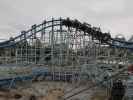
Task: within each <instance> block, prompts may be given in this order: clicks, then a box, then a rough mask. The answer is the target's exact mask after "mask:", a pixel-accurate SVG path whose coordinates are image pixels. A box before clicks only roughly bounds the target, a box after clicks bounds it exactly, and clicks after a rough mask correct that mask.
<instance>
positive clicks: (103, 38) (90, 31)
mask: <svg viewBox="0 0 133 100" xmlns="http://www.w3.org/2000/svg"><path fill="white" fill-rule="evenodd" d="M54 26H65V27H67V28H68V29H69V28H75V29H77V30H78V31H82V32H84V35H89V36H92V37H93V39H95V40H99V41H100V42H101V43H103V44H107V45H109V46H111V47H115V48H123V49H129V50H133V42H127V41H122V40H117V39H114V38H112V37H111V35H110V34H109V33H103V32H101V31H100V30H97V29H95V28H93V27H91V26H90V25H89V24H87V23H81V22H79V21H78V20H71V19H69V18H67V19H62V18H59V19H52V20H50V21H44V22H43V23H41V24H39V25H33V26H32V28H31V29H29V30H27V31H23V32H21V34H20V35H18V36H16V37H13V38H11V39H10V40H7V41H4V42H0V48H15V47H16V46H17V45H18V44H19V43H23V42H24V41H26V40H27V39H30V38H31V37H34V36H36V35H37V34H38V33H39V32H41V33H42V34H45V33H43V30H45V29H48V28H51V27H54ZM60 31H62V30H60ZM124 70H125V69H124ZM122 71H123V70H122ZM46 74H47V72H41V73H37V74H32V75H28V76H16V77H14V78H7V79H0V86H4V85H7V84H8V86H9V85H12V82H16V81H23V80H32V79H33V78H34V77H36V76H38V75H44V76H46ZM116 75H118V74H115V76H116ZM113 77H114V76H113ZM111 78H112V77H110V79H111ZM102 82H103V81H102ZM102 82H100V83H98V84H102ZM93 87H94V86H93ZM86 90H88V88H87V89H83V90H81V91H79V92H77V93H76V94H73V95H72V96H74V95H77V94H79V93H81V92H83V91H86ZM72 96H69V97H66V98H70V97H72Z"/></svg>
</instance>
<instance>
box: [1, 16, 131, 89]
mask: <svg viewBox="0 0 133 100" xmlns="http://www.w3.org/2000/svg"><path fill="white" fill-rule="evenodd" d="M132 51H133V42H129V41H124V40H120V39H116V38H112V36H111V35H110V33H103V32H102V31H101V29H100V28H98V27H93V26H91V25H90V24H88V23H86V22H83V23H82V22H80V21H78V20H77V19H75V20H72V19H70V18H66V19H63V18H58V19H54V18H52V19H51V20H49V21H46V20H44V21H43V22H42V23H41V24H39V25H36V24H35V25H32V26H31V29H29V30H27V31H21V33H20V34H19V35H18V36H16V37H12V38H10V39H9V40H7V41H3V42H0V64H1V69H2V68H10V69H15V68H16V69H17V68H18V69H19V71H22V70H21V69H22V68H26V70H24V71H23V72H26V71H27V70H28V69H29V72H27V73H24V74H23V75H22V73H23V72H21V73H19V71H18V72H16V73H17V75H16V74H15V75H14V73H15V72H14V73H13V71H14V70H11V71H12V73H13V76H11V75H9V76H6V77H5V76H1V79H0V86H1V87H3V86H6V87H10V88H11V87H14V86H15V85H14V84H15V83H16V82H19V81H22V82H23V81H24V80H34V79H35V78H37V77H39V76H43V78H45V79H46V77H51V80H56V81H57V80H58V81H59V80H61V81H72V80H75V81H77V80H78V81H82V80H92V81H93V82H95V83H96V84H98V85H99V84H101V85H104V86H107V83H108V82H111V81H112V79H113V78H114V76H115V77H117V78H118V77H119V78H120V77H121V75H119V74H122V73H123V72H125V71H127V66H128V64H130V63H132V60H131V59H129V58H128V55H131V53H132ZM5 66H6V67H5ZM16 69H15V70H16ZM4 74H5V73H4ZM112 76H113V78H112Z"/></svg>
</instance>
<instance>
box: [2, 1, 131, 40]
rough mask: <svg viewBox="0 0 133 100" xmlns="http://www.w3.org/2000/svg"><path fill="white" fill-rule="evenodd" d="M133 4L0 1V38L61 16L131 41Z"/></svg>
mask: <svg viewBox="0 0 133 100" xmlns="http://www.w3.org/2000/svg"><path fill="white" fill-rule="evenodd" d="M132 3H133V1H132V0H0V16H1V18H0V22H1V23H0V35H1V37H3V38H6V36H7V37H8V38H9V36H10V35H13V36H15V35H17V34H19V32H20V31H21V30H25V29H28V28H29V27H30V26H31V25H32V24H35V23H36V24H37V23H40V22H41V21H43V20H44V19H45V18H50V17H60V16H62V17H71V18H76V19H79V20H81V21H86V22H88V23H90V24H92V25H94V26H101V28H102V30H103V31H110V32H111V33H112V35H113V36H114V35H115V34H119V33H120V34H123V35H125V36H126V37H127V38H128V37H129V36H131V35H133V28H132V26H133V11H132V9H133V7H132ZM5 34H6V35H5Z"/></svg>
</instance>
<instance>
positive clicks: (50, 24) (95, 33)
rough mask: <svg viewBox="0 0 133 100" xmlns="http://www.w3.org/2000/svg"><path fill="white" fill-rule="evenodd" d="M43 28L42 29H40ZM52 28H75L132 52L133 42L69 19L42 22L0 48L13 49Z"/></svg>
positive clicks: (2, 43) (5, 42) (3, 43)
mask: <svg viewBox="0 0 133 100" xmlns="http://www.w3.org/2000/svg"><path fill="white" fill-rule="evenodd" d="M42 26H43V27H42ZM54 26H66V27H68V28H70V27H72V28H76V29H77V30H79V31H83V32H84V35H91V36H93V38H94V39H96V40H99V41H100V42H101V43H105V44H108V45H110V46H112V47H117V48H125V49H130V50H133V42H128V41H122V40H118V39H114V38H112V37H111V35H110V34H108V33H103V32H101V31H100V30H97V29H94V28H93V27H91V26H89V24H87V23H81V22H79V21H78V20H71V19H69V18H67V19H62V18H60V19H56V20H55V19H52V20H50V21H44V22H43V23H41V24H39V25H33V26H32V28H31V29H29V30H27V31H23V32H22V33H21V34H20V35H18V36H16V37H14V38H12V39H10V40H7V41H4V42H0V48H7V47H8V48H14V47H15V46H16V45H17V44H18V43H21V42H22V41H25V40H27V39H29V38H30V37H32V36H33V35H36V34H37V33H39V32H42V31H43V30H45V29H47V28H50V27H54ZM114 42H117V43H118V44H121V45H116V44H114Z"/></svg>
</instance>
